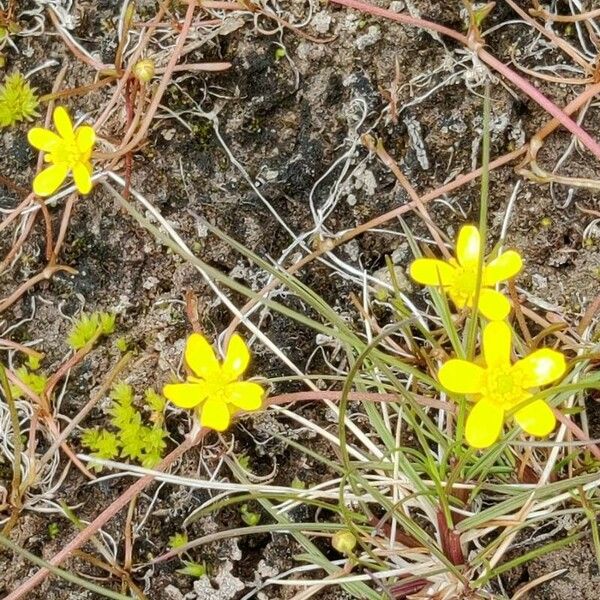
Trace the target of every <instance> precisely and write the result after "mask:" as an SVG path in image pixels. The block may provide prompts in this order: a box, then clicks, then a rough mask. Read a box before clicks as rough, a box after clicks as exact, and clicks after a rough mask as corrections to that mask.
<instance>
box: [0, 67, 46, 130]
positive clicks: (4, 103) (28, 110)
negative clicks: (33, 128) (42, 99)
mask: <svg viewBox="0 0 600 600" xmlns="http://www.w3.org/2000/svg"><path fill="white" fill-rule="evenodd" d="M38 104H39V103H38V98H37V96H36V94H35V91H34V90H33V88H32V87H31V86H30V85H29V83H28V82H27V80H26V79H25V77H23V75H21V73H12V74H11V75H7V76H6V77H5V78H4V84H3V85H2V86H0V127H9V126H12V125H15V124H16V123H18V122H20V121H31V120H32V119H33V118H34V117H36V116H38V114H39V113H38V111H37V108H38Z"/></svg>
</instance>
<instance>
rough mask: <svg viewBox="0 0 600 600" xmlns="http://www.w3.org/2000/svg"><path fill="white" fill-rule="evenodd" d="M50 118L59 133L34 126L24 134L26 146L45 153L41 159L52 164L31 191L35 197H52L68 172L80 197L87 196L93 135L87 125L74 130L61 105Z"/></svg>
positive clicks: (36, 179) (93, 141) (90, 182)
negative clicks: (81, 195) (29, 145)
mask: <svg viewBox="0 0 600 600" xmlns="http://www.w3.org/2000/svg"><path fill="white" fill-rule="evenodd" d="M52 118H53V120H54V127H55V128H56V131H57V132H58V133H54V132H53V131H50V130H49V129H43V128H42V127H33V128H32V129H30V130H29V133H28V135H27V139H28V140H29V143H30V144H31V145H32V146H33V147H34V148H37V149H38V150H43V151H44V152H46V155H45V157H44V160H45V161H46V162H48V163H51V165H50V166H49V167H47V168H46V169H44V170H43V171H41V172H40V173H39V174H38V175H37V176H36V178H35V179H34V180H33V191H34V192H35V193H36V194H37V195H38V196H51V195H52V194H53V193H54V192H55V191H56V190H57V189H58V188H59V187H60V186H61V184H62V182H63V181H64V180H65V179H66V178H67V175H68V174H69V172H71V173H72V174H73V179H74V180H75V187H76V188H77V189H78V190H79V191H80V192H81V193H82V194H87V193H89V192H90V190H91V189H92V178H91V176H92V163H91V162H90V157H91V155H92V148H93V147H94V143H95V141H96V132H95V131H94V129H93V127H90V126H89V125H83V126H81V127H77V129H73V123H72V122H71V118H70V117H69V113H68V112H67V111H66V109H64V108H63V107H62V106H58V107H57V108H55V109H54V113H53V115H52Z"/></svg>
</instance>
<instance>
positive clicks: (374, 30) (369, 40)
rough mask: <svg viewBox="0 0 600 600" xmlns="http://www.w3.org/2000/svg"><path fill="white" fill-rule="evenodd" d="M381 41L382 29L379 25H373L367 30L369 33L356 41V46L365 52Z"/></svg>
mask: <svg viewBox="0 0 600 600" xmlns="http://www.w3.org/2000/svg"><path fill="white" fill-rule="evenodd" d="M380 39H381V29H380V28H379V27H378V26H377V25H371V26H370V27H369V28H368V29H367V33H365V34H363V35H361V36H360V37H358V38H357V39H356V41H355V42H354V45H355V46H356V47H357V48H358V49H359V50H364V49H365V48H368V47H369V46H373V45H374V44H376V43H377V42H378V41H379V40H380Z"/></svg>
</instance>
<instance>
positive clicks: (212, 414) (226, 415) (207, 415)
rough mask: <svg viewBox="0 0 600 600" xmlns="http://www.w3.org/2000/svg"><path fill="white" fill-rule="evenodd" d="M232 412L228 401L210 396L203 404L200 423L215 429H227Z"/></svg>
mask: <svg viewBox="0 0 600 600" xmlns="http://www.w3.org/2000/svg"><path fill="white" fill-rule="evenodd" d="M230 421H231V414H230V412H229V408H228V407H227V403H225V402H223V400H219V399H216V398H209V399H208V400H207V401H206V402H205V403H204V405H203V406H202V411H201V414H200V424H201V425H202V427H209V428H210V429H214V430H215V431H225V430H226V429H227V428H228V427H229V422H230Z"/></svg>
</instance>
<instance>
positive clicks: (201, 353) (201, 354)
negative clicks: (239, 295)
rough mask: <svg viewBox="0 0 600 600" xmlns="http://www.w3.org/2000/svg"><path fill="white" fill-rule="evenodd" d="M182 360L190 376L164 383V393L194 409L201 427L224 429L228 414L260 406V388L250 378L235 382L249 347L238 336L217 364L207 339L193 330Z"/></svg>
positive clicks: (230, 341) (261, 390) (174, 401)
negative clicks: (180, 380)
mask: <svg viewBox="0 0 600 600" xmlns="http://www.w3.org/2000/svg"><path fill="white" fill-rule="evenodd" d="M185 362H186V363H187V366H188V367H189V368H190V370H191V371H192V373H193V375H189V376H188V378H187V381H186V383H174V384H169V385H165V387H164V388H163V394H164V395H165V397H166V398H168V399H169V400H170V401H171V402H173V404H176V405H177V406H179V407H181V408H196V409H197V410H198V413H199V416H200V424H201V425H202V426H203V427H209V428H211V429H215V430H216V431H225V429H227V428H228V427H229V423H230V421H231V415H233V414H235V413H236V412H238V411H239V410H245V411H251V410H258V409H259V408H260V407H261V405H262V400H263V395H264V390H263V388H262V387H261V386H260V385H258V384H257V383H253V382H251V381H238V379H239V378H240V377H241V376H242V374H243V373H244V371H245V370H246V368H247V366H248V363H249V362H250V352H249V351H248V347H247V346H246V343H245V342H244V340H243V339H242V338H241V337H240V336H239V335H237V334H234V335H233V336H232V337H231V339H230V340H229V345H228V346H227V352H226V354H225V359H224V360H223V363H222V364H219V361H218V360H217V357H216V356H215V353H214V351H213V349H212V347H211V345H210V344H209V343H208V341H207V340H206V339H205V338H204V337H203V336H201V335H200V334H199V333H192V335H191V336H190V337H189V338H188V341H187V344H186V347H185Z"/></svg>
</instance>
